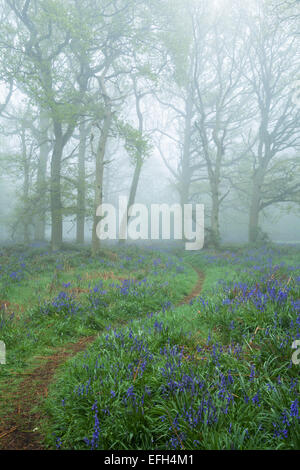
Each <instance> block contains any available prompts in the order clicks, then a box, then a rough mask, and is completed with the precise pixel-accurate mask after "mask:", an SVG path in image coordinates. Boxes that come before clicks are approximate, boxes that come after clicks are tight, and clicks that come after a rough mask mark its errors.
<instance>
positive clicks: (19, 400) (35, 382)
mask: <svg viewBox="0 0 300 470" xmlns="http://www.w3.org/2000/svg"><path fill="white" fill-rule="evenodd" d="M192 269H194V270H195V271H196V272H197V274H198V281H197V283H196V285H195V286H194V288H193V290H192V291H191V292H190V293H189V294H188V295H186V296H185V297H184V299H183V300H182V301H180V302H179V303H178V306H179V305H184V304H189V303H190V301H191V300H192V299H193V298H195V297H197V296H198V295H200V293H201V291H202V286H203V281H204V274H203V272H201V271H198V270H197V269H195V268H194V267H192ZM95 339H96V336H89V337H83V338H81V339H80V340H79V341H78V342H76V343H68V344H66V345H64V346H63V347H62V348H59V349H56V352H55V353H54V354H53V355H51V356H45V357H37V358H38V359H42V363H41V364H40V365H39V366H38V367H36V368H35V369H33V370H32V371H28V372H24V377H26V378H24V380H22V381H21V382H20V383H19V384H18V386H17V387H16V390H14V393H15V398H14V411H12V412H10V413H9V414H8V416H7V417H6V418H5V419H4V420H2V421H0V449H1V450H45V447H44V444H43V442H44V437H43V435H42V434H40V430H39V426H40V425H39V423H40V422H41V420H43V419H45V418H46V416H45V415H42V414H41V412H40V411H37V410H38V409H39V408H40V406H39V405H40V404H41V401H42V400H43V399H45V398H46V397H47V394H48V387H49V385H50V383H51V382H52V380H53V377H54V375H55V372H56V370H57V368H58V367H59V366H60V365H61V364H63V363H64V362H66V361H67V360H68V359H69V358H71V357H73V356H75V355H76V354H77V353H79V352H81V351H84V350H85V349H86V347H87V346H88V345H89V344H91V343H92V342H93V341H94V340H95Z"/></svg>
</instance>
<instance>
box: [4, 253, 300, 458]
mask: <svg viewBox="0 0 300 470" xmlns="http://www.w3.org/2000/svg"><path fill="white" fill-rule="evenodd" d="M103 255H104V256H103V258H101V259H98V260H90V261H88V262H87V260H86V259H85V260H84V259H83V258H84V257H82V254H80V253H77V254H76V256H74V255H73V256H71V255H70V254H69V255H68V257H67V256H66V254H65V253H64V254H62V255H60V256H64V257H65V259H64V262H65V264H63V263H62V262H61V261H62V260H61V259H55V262H53V260H52V261H51V259H52V258H51V257H50V259H48V260H47V264H48V266H49V269H48V271H45V273H44V274H43V276H42V277H40V286H41V289H40V293H39V295H40V297H41V298H40V300H39V304H38V305H35V306H33V307H32V306H31V307H30V308H29V309H27V310H26V311H25V312H23V317H22V320H20V322H21V323H20V325H19V324H18V322H19V321H18V322H15V320H11V321H8V320H6V321H5V324H4V326H3V325H2V330H0V331H1V333H0V334H1V335H2V337H4V340H5V341H7V344H8V348H7V349H8V351H9V353H8V368H9V370H12V368H13V367H16V366H19V367H23V368H24V367H25V368H26V367H30V365H32V363H31V361H32V360H33V357H34V355H36V354H37V353H38V351H42V350H43V351H44V352H45V351H49V346H52V347H56V346H57V345H59V344H64V342H66V341H71V340H76V338H79V337H80V336H83V335H88V334H94V333H96V334H97V337H96V339H95V341H94V342H93V344H91V345H90V346H89V347H88V348H87V350H86V351H85V352H84V353H80V354H78V355H77V356H76V357H74V358H72V359H70V360H69V361H68V362H67V363H65V364H64V365H63V366H62V367H60V369H59V371H58V373H57V375H56V378H55V381H54V382H53V384H52V385H51V388H50V390H49V395H48V398H47V400H46V402H45V405H44V412H45V413H46V415H47V416H48V417H49V419H48V420H47V422H44V423H43V426H44V428H43V429H44V433H45V434H46V440H45V445H46V446H47V447H49V448H52V449H56V448H59V449H146V450H164V449H168V450H170V449H173V450H175V449H176V450H180V449H185V450H187V449H189V450H191V449H239V450H242V449H299V448H300V415H299V392H300V388H299V367H300V365H297V364H293V363H292V361H291V358H292V353H293V350H292V343H293V341H294V340H295V339H298V338H300V303H299V302H300V252H299V249H298V248H296V247H289V248H284V247H271V246H267V247H260V248H255V247H254V248H253V247H252V248H247V247H244V248H243V249H241V248H239V247H235V248H234V249H231V250H229V249H228V250H226V251H225V250H223V251H222V252H212V251H202V252H200V253H191V252H189V253H183V254H179V256H173V255H170V254H166V253H157V252H153V251H151V250H147V251H141V250H137V249H134V248H133V249H132V248H131V249H130V250H129V251H127V250H125V251H122V252H119V253H116V254H114V253H109V257H108V256H106V255H105V253H104V254H103ZM35 256H36V255H33V256H32V258H31V262H30V263H31V264H30V265H31V271H30V269H29V270H28V275H27V277H26V276H24V278H22V279H20V280H19V281H18V284H17V285H18V286H20V287H19V290H20V292H19V294H18V296H19V297H18V296H17V294H16V292H15V291H16V289H15V288H14V287H11V286H10V287H9V289H10V290H9V289H8V290H7V294H8V297H7V298H8V299H14V300H16V301H17V300H19V301H20V300H21V299H22V298H24V296H25V295H27V294H25V292H26V289H30V286H32V282H33V276H35V275H36V274H35V271H34V269H35V268H34V266H35V263H34V261H33V260H34V259H35ZM39 256H40V257H41V259H43V256H41V255H39ZM45 256H47V257H49V256H50V255H45ZM180 256H182V258H180ZM50 261H51V262H50ZM58 262H59V263H58ZM14 263H15V264H16V262H15V261H14ZM57 265H59V266H60V265H63V268H62V269H60V270H59V272H56V271H57ZM32 266H33V267H32ZM191 266H193V267H194V268H195V269H196V270H198V271H199V270H200V271H202V272H204V273H205V280H204V284H203V291H202V293H201V295H199V296H198V297H197V298H195V299H194V300H193V301H191V302H190V303H189V304H187V305H178V303H179V301H180V300H181V299H182V298H183V297H184V296H185V295H187V294H188V293H189V292H190V291H191V290H192V287H193V285H194V284H195V283H196V280H197V276H196V272H195V271H194V270H193V269H192V268H191ZM50 268H51V269H50ZM51 270H52V271H51ZM91 273H94V274H93V275H92V274H91ZM107 273H110V275H109V276H107ZM98 275H99V278H98ZM7 276H9V273H8V274H7ZM55 276H56V278H55V283H54V282H53V283H52V284H51V279H52V280H53V277H55ZM96 277H97V279H96ZM107 277H109V278H107ZM124 279H125V280H124ZM126 279H127V280H126ZM62 283H63V284H64V287H63V289H62ZM69 283H71V284H70V285H69ZM49 285H52V291H51V295H50V293H49ZM23 289H24V290H23ZM9 293H10V295H11V297H9ZM75 293H76V295H75ZM14 296H15V297H14ZM176 305H177V306H176ZM26 322H27V323H26ZM21 324H22V326H21ZM26 324H27V325H28V332H29V336H28V337H27V338H25V337H24V333H22V332H23V331H24V327H25V325H26ZM45 331H47V333H45ZM2 337H1V339H2ZM0 374H2V376H3V377H4V376H5V373H4V372H3V371H2V369H0ZM0 379H1V375H0Z"/></svg>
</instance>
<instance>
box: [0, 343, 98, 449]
mask: <svg viewBox="0 0 300 470" xmlns="http://www.w3.org/2000/svg"><path fill="white" fill-rule="evenodd" d="M94 339H95V337H94V336H90V337H85V338H82V339H81V340H80V341H78V342H77V343H69V344H67V345H66V346H64V347H63V348H61V349H60V350H59V351H57V352H56V353H55V354H53V355H52V356H47V357H45V359H46V362H42V364H41V365H40V366H38V367H37V368H36V369H34V370H33V371H32V372H28V373H25V374H24V375H25V377H26V378H25V379H24V380H22V382H21V383H20V384H19V385H18V387H17V390H16V391H15V393H16V397H15V403H14V405H15V408H14V411H13V412H12V413H10V415H9V416H7V417H6V419H5V421H4V422H1V423H0V448H1V449H2V450H4V449H5V450H42V449H43V448H44V447H43V444H42V442H43V437H42V436H41V435H40V434H39V429H38V426H39V424H38V423H39V422H40V420H41V419H42V418H43V416H42V415H41V414H39V413H38V412H32V409H34V408H35V407H36V406H37V405H39V404H40V403H41V401H42V400H43V399H44V398H45V397H46V396H47V394H48V386H49V384H50V383H51V381H52V379H53V376H54V374H55V372H56V370H57V367H58V366H59V365H60V364H62V363H63V362H65V361H66V360H67V359H69V358H70V357H72V356H74V355H75V354H77V353H79V352H80V351H83V350H84V349H85V348H86V347H87V345H88V344H90V343H92V342H93V341H94Z"/></svg>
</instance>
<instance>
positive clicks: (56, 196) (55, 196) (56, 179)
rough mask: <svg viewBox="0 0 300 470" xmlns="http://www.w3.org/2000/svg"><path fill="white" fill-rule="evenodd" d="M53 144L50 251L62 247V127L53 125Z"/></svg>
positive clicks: (57, 124)
mask: <svg viewBox="0 0 300 470" xmlns="http://www.w3.org/2000/svg"><path fill="white" fill-rule="evenodd" d="M54 135H55V144H54V149H53V153H52V160H51V222H52V227H51V245H52V250H53V251H56V250H60V248H61V246H62V234H63V225H62V203H61V184H60V180H61V159H62V154H63V135H62V125H61V124H60V123H54Z"/></svg>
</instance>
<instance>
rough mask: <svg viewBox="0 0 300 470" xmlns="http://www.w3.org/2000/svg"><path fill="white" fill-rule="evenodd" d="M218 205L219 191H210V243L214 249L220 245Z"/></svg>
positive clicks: (216, 189)
mask: <svg viewBox="0 0 300 470" xmlns="http://www.w3.org/2000/svg"><path fill="white" fill-rule="evenodd" d="M219 215H220V204H219V191H218V188H217V187H214V188H213V191H212V209H211V225H210V228H211V243H212V245H213V246H214V247H215V248H218V247H219V245H220V224H219Z"/></svg>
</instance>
